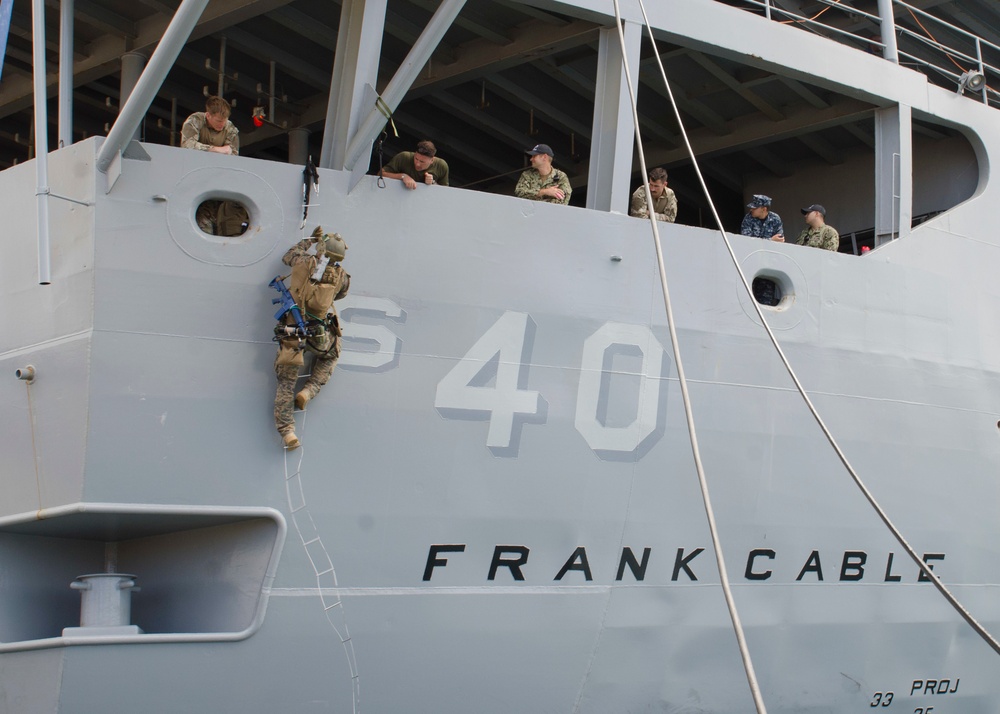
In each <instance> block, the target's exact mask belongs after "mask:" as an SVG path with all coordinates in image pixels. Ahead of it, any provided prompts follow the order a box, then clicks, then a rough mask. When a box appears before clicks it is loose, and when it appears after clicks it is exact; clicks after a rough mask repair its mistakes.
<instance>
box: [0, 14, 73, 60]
mask: <svg viewBox="0 0 1000 714" xmlns="http://www.w3.org/2000/svg"><path fill="white" fill-rule="evenodd" d="M10 36H11V37H18V38H20V39H22V40H25V41H26V42H27V43H29V44H30V43H31V17H30V16H29V15H23V14H21V13H19V12H16V11H14V12H12V13H11V15H10ZM45 49H47V50H49V51H50V52H58V51H59V41H58V40H51V39H48V38H46V40H45ZM7 51H8V52H9V51H10V47H9V46H8V48H7ZM84 57H86V55H85V54H84V53H83V52H80V51H79V50H76V51H74V53H73V59H74V60H79V59H83V58H84Z"/></svg>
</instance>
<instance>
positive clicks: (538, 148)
mask: <svg viewBox="0 0 1000 714" xmlns="http://www.w3.org/2000/svg"><path fill="white" fill-rule="evenodd" d="M524 153H526V154H527V155H528V156H537V155H538V154H548V155H549V156H551V157H553V158H554V157H555V154H553V153H552V147H551V146H549V145H548V144H535V148H533V149H528V150H527V151H525V152H524Z"/></svg>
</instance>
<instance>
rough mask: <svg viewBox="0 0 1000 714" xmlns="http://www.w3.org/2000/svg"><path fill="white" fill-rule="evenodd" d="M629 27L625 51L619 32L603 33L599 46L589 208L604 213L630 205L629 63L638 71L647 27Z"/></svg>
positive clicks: (631, 128) (631, 125)
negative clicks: (626, 73) (617, 207)
mask: <svg viewBox="0 0 1000 714" xmlns="http://www.w3.org/2000/svg"><path fill="white" fill-rule="evenodd" d="M624 25H625V26H624V28H622V29H623V34H624V37H625V47H624V48H622V46H621V43H620V42H619V40H618V31H619V30H618V28H617V27H616V28H614V29H611V28H605V29H602V30H601V33H600V41H599V44H598V52H597V87H596V93H595V97H594V119H593V125H592V129H591V134H590V136H591V142H590V166H589V169H588V176H587V208H593V209H596V210H599V211H610V210H611V209H612V208H613V207H614V206H625V205H627V203H628V195H629V193H630V188H631V186H630V183H631V178H632V147H633V142H634V140H635V128H634V123H633V116H632V113H633V111H632V104H631V101H630V99H629V96H630V94H631V95H632V96H636V95H637V91H636V90H637V87H636V86H632V87H631V89H630V88H629V86H628V84H627V83H626V82H627V80H626V77H625V64H626V61H627V64H628V66H629V67H636V66H638V64H639V50H640V48H641V47H642V29H643V28H642V26H641V25H638V24H636V23H633V22H625V23H624ZM623 49H624V52H623ZM632 81H633V82H637V81H638V77H635V76H633V79H632Z"/></svg>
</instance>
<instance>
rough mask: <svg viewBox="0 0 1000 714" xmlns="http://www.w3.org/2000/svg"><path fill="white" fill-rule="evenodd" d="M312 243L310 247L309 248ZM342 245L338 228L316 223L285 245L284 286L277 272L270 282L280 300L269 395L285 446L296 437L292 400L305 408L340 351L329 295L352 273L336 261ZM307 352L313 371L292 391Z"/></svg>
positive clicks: (343, 289) (341, 289) (295, 443)
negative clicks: (287, 272) (273, 386)
mask: <svg viewBox="0 0 1000 714" xmlns="http://www.w3.org/2000/svg"><path fill="white" fill-rule="evenodd" d="M313 246H315V250H314V251H312V252H310V250H311V249H312V248H313ZM346 251H347V244H346V243H345V242H344V239H343V238H341V237H340V235H339V234H337V233H324V232H323V229H322V227H320V226H316V230H314V231H313V232H312V235H311V236H310V237H309V238H304V239H302V240H300V241H299V242H298V243H296V244H295V245H294V246H292V247H291V248H289V250H288V252H287V253H285V255H284V257H283V258H282V259H281V260H282V261H283V262H284V263H285V265H288V266H291V268H292V273H291V276H290V277H291V286H290V287H289V288H287V289H286V287H285V284H284V280H285V279H286V278H287V277H289V276H286V278H282V277H277V278H275V279H274V280H272V281H271V287H273V288H274V289H275V290H277V291H278V292H279V293H281V297H279V298H276V299H275V300H274V301H273V302H275V303H281V309H280V310H279V311H278V313H277V314H276V315H275V317H276V318H277V319H278V324H277V325H276V326H275V328H274V339H275V341H276V342H278V345H279V349H278V356H277V358H276V359H275V360H274V372H275V374H276V375H277V378H278V390H277V393H276V394H275V396H274V425H275V427H276V428H277V429H278V433H279V434H280V435H281V438H282V441H283V443H284V446H285V448H286V449H297V448H298V447H299V445H300V442H299V438H298V437H297V436H296V435H295V419H294V418H293V416H292V404H293V402H294V404H295V406H296V407H297V408H298V409H305V408H306V404H308V403H309V401H310V400H312V399H313V398H314V397H315V396H316V395H317V394H319V391H320V390H321V389H322V388H323V385H324V384H326V383H327V382H328V381H329V380H330V375H331V374H333V368H334V367H335V366H336V364H337V358H338V357H340V338H341V331H340V323H339V320H338V318H337V310H336V308H335V307H334V306H333V301H334V300H339V299H340V298H342V297H344V296H345V295H347V290H348V287H349V286H350V284H351V276H350V275H348V274H347V271H345V270H344V269H343V268H342V267H341V266H340V261H342V260H343V259H344V253H345V252H346ZM306 352H311V353H312V354H313V359H312V371H311V373H310V375H309V377H308V379H306V383H305V384H304V385H302V389H301V390H299V392H298V394H296V393H295V382H296V380H298V378H299V367H301V366H303V364H305V353H306Z"/></svg>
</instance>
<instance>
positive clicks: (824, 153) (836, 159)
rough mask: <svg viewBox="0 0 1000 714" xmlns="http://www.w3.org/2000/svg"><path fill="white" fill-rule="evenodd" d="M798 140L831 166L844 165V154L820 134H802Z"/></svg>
mask: <svg viewBox="0 0 1000 714" xmlns="http://www.w3.org/2000/svg"><path fill="white" fill-rule="evenodd" d="M798 140H799V141H801V142H802V143H803V144H805V145H806V146H807V147H809V149H810V150H811V151H812V152H813V153H815V154H816V155H817V156H819V157H820V158H821V159H823V161H825V162H826V163H828V164H830V165H831V166H837V165H839V164H842V163H844V152H842V151H841V150H840V149H838V148H837V147H836V146H834V145H833V144H831V143H830V142H829V141H827V140H826V139H824V138H823V137H821V136H819V135H818V134H802V135H801V136H799V137H798Z"/></svg>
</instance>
